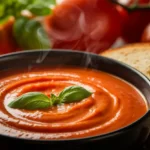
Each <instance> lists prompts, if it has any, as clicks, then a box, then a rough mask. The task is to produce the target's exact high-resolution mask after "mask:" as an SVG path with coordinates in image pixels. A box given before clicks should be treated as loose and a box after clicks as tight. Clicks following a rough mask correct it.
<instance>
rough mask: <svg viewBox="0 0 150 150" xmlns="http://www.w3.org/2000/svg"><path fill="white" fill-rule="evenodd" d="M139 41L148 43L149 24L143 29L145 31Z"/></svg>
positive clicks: (149, 38)
mask: <svg viewBox="0 0 150 150" xmlns="http://www.w3.org/2000/svg"><path fill="white" fill-rule="evenodd" d="M141 41H142V42H150V23H149V24H148V26H147V27H146V28H145V30H144V32H143V34H142V38H141Z"/></svg>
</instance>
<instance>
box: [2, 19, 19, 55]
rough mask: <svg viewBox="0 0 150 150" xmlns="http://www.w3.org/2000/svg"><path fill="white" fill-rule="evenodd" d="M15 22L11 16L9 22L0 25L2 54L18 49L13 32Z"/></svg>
mask: <svg viewBox="0 0 150 150" xmlns="http://www.w3.org/2000/svg"><path fill="white" fill-rule="evenodd" d="M13 22H14V19H13V18H10V20H9V21H8V22H7V23H5V24H3V25H0V54H6V53H10V52H14V51H17V49H18V47H17V44H16V41H15V40H14V37H13V34H12V26H13ZM18 50H19V49H18Z"/></svg>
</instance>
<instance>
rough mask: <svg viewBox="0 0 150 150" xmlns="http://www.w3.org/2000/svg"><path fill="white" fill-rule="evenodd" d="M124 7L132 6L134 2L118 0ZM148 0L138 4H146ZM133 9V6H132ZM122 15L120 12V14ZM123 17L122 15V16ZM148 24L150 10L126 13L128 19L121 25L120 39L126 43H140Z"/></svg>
mask: <svg viewBox="0 0 150 150" xmlns="http://www.w3.org/2000/svg"><path fill="white" fill-rule="evenodd" d="M118 2H120V3H121V4H124V5H126V6H131V5H134V3H135V2H137V1H136V0H118ZM148 3H150V0H139V1H138V4H139V5H141V4H148ZM133 7H134V6H133ZM120 13H122V12H120ZM122 15H123V14H122ZM148 23H150V9H149V10H148V9H142V10H140V9H137V10H134V11H130V12H128V17H127V18H126V20H125V21H124V24H122V37H123V39H124V40H125V41H126V42H127V43H128V42H129V43H134V42H140V40H141V36H142V33H143V31H144V29H145V27H146V26H147V25H148Z"/></svg>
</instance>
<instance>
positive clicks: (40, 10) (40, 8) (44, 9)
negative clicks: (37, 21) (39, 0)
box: [28, 4, 51, 16]
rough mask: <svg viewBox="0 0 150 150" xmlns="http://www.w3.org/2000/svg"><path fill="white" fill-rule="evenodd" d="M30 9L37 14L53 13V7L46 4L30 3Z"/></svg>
mask: <svg viewBox="0 0 150 150" xmlns="http://www.w3.org/2000/svg"><path fill="white" fill-rule="evenodd" d="M28 10H29V11H30V12H31V13H32V14H34V15H37V16H45V15H49V14H50V13H51V9H50V8H49V7H48V6H45V5H39V4H36V5H35V4H34V5H30V6H29V7H28Z"/></svg>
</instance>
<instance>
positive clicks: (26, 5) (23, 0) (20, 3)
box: [0, 0, 56, 21]
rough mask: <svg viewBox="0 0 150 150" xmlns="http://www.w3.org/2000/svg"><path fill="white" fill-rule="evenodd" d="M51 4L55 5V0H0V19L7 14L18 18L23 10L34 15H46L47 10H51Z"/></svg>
mask: <svg viewBox="0 0 150 150" xmlns="http://www.w3.org/2000/svg"><path fill="white" fill-rule="evenodd" d="M51 5H56V0H0V21H1V19H2V20H5V18H6V17H8V16H13V17H15V18H18V17H20V16H22V11H24V10H27V11H30V12H31V13H33V14H34V15H35V16H41V15H42V16H43V15H48V14H49V13H48V11H49V12H51ZM31 6H32V8H31ZM41 6H42V7H41ZM44 8H45V10H44ZM48 8H49V10H48ZM37 10H39V12H38V11H37Z"/></svg>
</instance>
